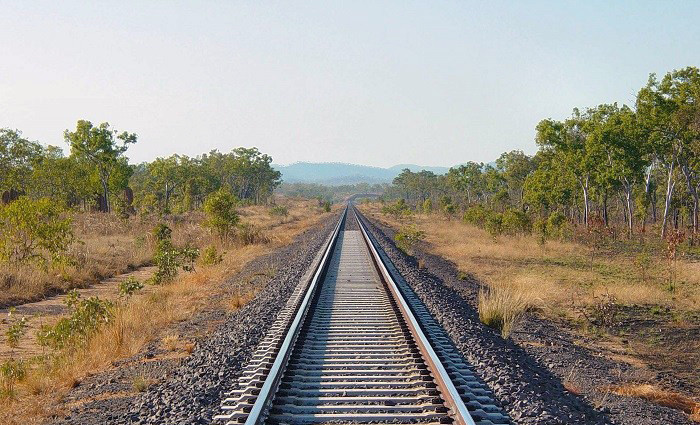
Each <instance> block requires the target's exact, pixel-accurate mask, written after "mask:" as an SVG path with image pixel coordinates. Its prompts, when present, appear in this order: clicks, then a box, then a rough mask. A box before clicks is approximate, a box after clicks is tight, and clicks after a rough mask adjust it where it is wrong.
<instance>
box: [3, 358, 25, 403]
mask: <svg viewBox="0 0 700 425" xmlns="http://www.w3.org/2000/svg"><path fill="white" fill-rule="evenodd" d="M26 374H27V367H26V365H25V363H24V361H22V360H16V359H9V360H6V361H4V362H2V363H0V398H7V399H12V398H15V395H16V393H15V385H16V384H17V382H19V381H21V380H22V379H24V377H25V376H26Z"/></svg>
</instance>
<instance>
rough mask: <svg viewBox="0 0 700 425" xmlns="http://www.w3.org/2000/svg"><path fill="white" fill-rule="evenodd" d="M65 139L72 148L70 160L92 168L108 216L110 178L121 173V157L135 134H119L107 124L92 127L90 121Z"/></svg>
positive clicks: (68, 134) (77, 127) (122, 165)
mask: <svg viewBox="0 0 700 425" xmlns="http://www.w3.org/2000/svg"><path fill="white" fill-rule="evenodd" d="M64 138H65V140H66V142H67V143H68V144H69V145H70V147H71V156H74V157H76V158H79V159H84V160H86V161H88V162H89V163H90V164H92V166H93V167H95V170H96V172H97V175H98V177H99V181H100V185H101V187H102V196H103V198H104V205H105V212H110V211H111V208H110V200H109V193H110V190H109V188H110V178H111V177H112V174H113V173H114V172H115V171H117V170H119V169H121V170H124V165H125V162H124V161H125V160H124V159H123V158H124V156H123V155H124V153H125V152H126V150H127V149H128V148H129V145H130V144H132V143H136V140H137V136H136V134H133V133H127V132H122V133H118V132H117V131H116V130H113V129H111V128H110V126H109V124H108V123H106V122H104V123H102V124H100V125H99V126H93V125H92V123H91V122H90V121H85V120H80V121H78V123H77V125H76V129H75V131H74V132H71V131H69V130H66V131H65V132H64Z"/></svg>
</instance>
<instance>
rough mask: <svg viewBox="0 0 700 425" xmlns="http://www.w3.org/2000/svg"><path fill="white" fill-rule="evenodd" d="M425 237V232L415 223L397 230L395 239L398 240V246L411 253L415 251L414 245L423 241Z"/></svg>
mask: <svg viewBox="0 0 700 425" xmlns="http://www.w3.org/2000/svg"><path fill="white" fill-rule="evenodd" d="M424 237H425V232H423V231H422V230H420V229H418V228H417V227H416V226H415V225H411V226H405V227H402V228H401V230H399V231H398V232H396V234H395V235H394V240H395V241H396V246H397V247H398V248H399V249H400V250H402V251H403V252H405V253H406V254H409V255H411V254H412V253H413V251H412V249H413V245H414V244H415V243H416V242H418V241H421V240H422V239H423V238H424Z"/></svg>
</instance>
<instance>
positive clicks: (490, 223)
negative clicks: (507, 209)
mask: <svg viewBox="0 0 700 425" xmlns="http://www.w3.org/2000/svg"><path fill="white" fill-rule="evenodd" d="M484 228H485V229H486V231H487V232H489V234H490V235H491V236H493V237H496V236H499V235H501V234H502V233H503V214H501V213H497V212H493V211H490V212H489V213H488V214H487V215H486V224H485V225H484Z"/></svg>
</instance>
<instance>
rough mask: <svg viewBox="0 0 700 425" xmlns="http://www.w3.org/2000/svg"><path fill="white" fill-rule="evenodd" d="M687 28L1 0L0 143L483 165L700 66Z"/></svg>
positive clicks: (611, 9) (694, 9) (550, 14)
mask: <svg viewBox="0 0 700 425" xmlns="http://www.w3.org/2000/svg"><path fill="white" fill-rule="evenodd" d="M698 22H700V2H698V1H693V2H675V1H657V2H647V1H639V2H630V1H624V2H623V1H618V2H610V1H600V2H594V1H585V2H563V1H551V2H544V1H538V2H535V1H518V2H516V1H512V2H491V1H489V2H486V1H484V2H470V1H454V2H452V1H424V2H409V1H401V2H398V1H397V2H388V1H366V2H365V1H346V2H325V1H324V2H308V1H304V2H291V1H284V2H267V1H254V2H234V1H222V2H214V1H192V2H174V1H141V2H131V1H119V2H104V1H102V2H97V1H95V2H84V3H83V2H71V1H61V2H55V1H50V2H38V1H16V2H8V1H3V0H0V127H11V128H18V129H20V130H22V131H23V132H24V134H25V136H27V137H28V138H31V139H36V140H39V141H41V142H44V143H51V144H58V145H61V146H63V140H62V132H63V130H64V129H66V128H72V127H73V126H74V125H75V122H76V120H78V119H81V118H84V119H89V120H91V121H93V122H102V121H109V122H110V123H112V124H113V125H114V126H115V127H117V128H118V129H120V130H128V131H133V132H136V133H138V134H139V136H140V139H139V142H138V144H137V145H135V146H133V147H131V148H130V149H129V152H128V156H129V157H130V158H131V159H132V161H142V160H150V159H153V158H154V157H156V156H164V155H170V154H172V153H175V152H177V153H184V154H188V155H196V154H199V153H202V152H205V151H208V150H210V149H213V148H218V149H220V150H223V151H227V150H229V149H231V148H233V147H237V146H257V147H258V148H260V149H261V150H262V151H264V152H267V153H270V154H271V155H272V156H273V158H274V160H275V162H277V163H282V164H286V163H291V162H294V161H342V162H354V163H360V164H367V165H377V166H390V165H394V164H397V163H417V164H422V165H453V164H456V163H461V162H465V161H468V160H475V161H491V160H493V159H494V158H496V157H497V156H498V155H499V154H500V153H501V152H503V151H505V150H511V149H523V150H525V151H526V152H530V153H532V152H534V151H535V149H536V148H535V144H534V142H533V136H534V127H535V125H536V124H537V122H538V121H539V120H540V119H543V118H547V117H553V118H564V117H565V116H567V115H568V114H569V113H570V112H571V109H572V108H573V107H574V106H579V107H586V106H593V105H596V104H599V103H604V102H615V101H617V102H622V103H631V102H633V101H634V96H635V94H636V92H637V90H638V89H639V88H640V87H641V86H642V85H644V84H645V82H646V80H647V77H648V74H649V73H651V72H657V73H660V74H663V73H665V72H667V71H669V70H672V69H674V68H680V67H684V66H688V65H695V66H698V65H700V60H699V59H700V25H699V24H698Z"/></svg>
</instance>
